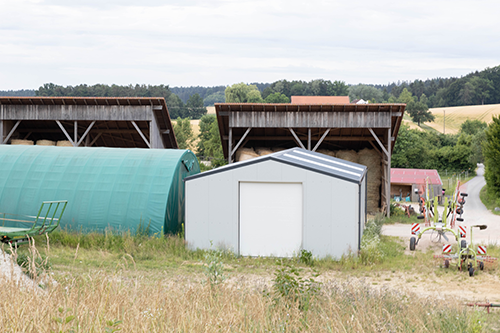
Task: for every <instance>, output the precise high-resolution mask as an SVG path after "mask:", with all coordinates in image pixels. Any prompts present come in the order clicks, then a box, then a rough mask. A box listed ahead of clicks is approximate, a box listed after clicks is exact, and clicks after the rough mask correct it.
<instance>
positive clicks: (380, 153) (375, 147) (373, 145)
mask: <svg viewBox="0 0 500 333" xmlns="http://www.w3.org/2000/svg"><path fill="white" fill-rule="evenodd" d="M370 144H371V145H372V147H373V149H375V151H376V152H377V153H379V155H380V156H382V157H384V155H383V154H382V152H381V151H380V150H378V148H377V146H375V144H374V143H373V141H370Z"/></svg>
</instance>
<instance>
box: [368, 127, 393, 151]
mask: <svg viewBox="0 0 500 333" xmlns="http://www.w3.org/2000/svg"><path fill="white" fill-rule="evenodd" d="M368 130H369V131H370V133H371V134H372V136H373V137H374V138H375V141H377V143H378V145H379V146H380V148H382V151H383V152H384V153H385V155H386V156H387V157H388V156H389V152H388V151H387V149H385V147H384V144H383V143H382V142H381V141H380V139H379V138H378V136H377V135H376V134H375V132H374V131H373V130H372V129H371V128H369V129H368Z"/></svg>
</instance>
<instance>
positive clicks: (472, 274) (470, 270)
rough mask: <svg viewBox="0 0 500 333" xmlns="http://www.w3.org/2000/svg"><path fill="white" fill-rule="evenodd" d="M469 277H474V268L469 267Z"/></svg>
mask: <svg viewBox="0 0 500 333" xmlns="http://www.w3.org/2000/svg"><path fill="white" fill-rule="evenodd" d="M469 276H470V277H472V276H474V267H472V266H471V267H469Z"/></svg>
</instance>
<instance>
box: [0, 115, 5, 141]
mask: <svg viewBox="0 0 500 333" xmlns="http://www.w3.org/2000/svg"><path fill="white" fill-rule="evenodd" d="M2 114H3V110H2ZM3 126H4V125H3V119H2V118H0V145H1V144H3Z"/></svg>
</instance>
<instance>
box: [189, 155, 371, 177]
mask: <svg viewBox="0 0 500 333" xmlns="http://www.w3.org/2000/svg"><path fill="white" fill-rule="evenodd" d="M268 160H273V161H278V162H281V163H285V164H289V165H293V166H296V167H299V168H303V169H307V170H311V171H314V172H319V173H322V174H326V175H329V176H332V177H336V178H341V179H344V180H347V181H350V182H354V183H358V184H359V183H361V182H362V180H363V178H364V177H365V174H366V171H367V168H366V166H364V165H361V164H357V163H352V162H348V161H345V160H342V159H339V158H335V157H331V156H328V155H324V154H320V153H316V152H312V151H309V150H306V149H302V148H292V149H288V150H283V151H280V152H276V153H273V154H269V155H265V156H261V157H256V158H253V159H251V160H246V161H242V162H236V163H233V164H228V165H225V166H223V167H220V168H217V169H213V170H210V171H206V172H203V173H200V174H197V175H194V176H190V177H187V178H186V179H185V180H186V181H187V180H191V179H195V178H200V177H206V176H210V175H213V174H215V173H219V172H225V171H229V170H231V169H235V168H241V167H245V166H248V165H251V164H255V163H261V162H264V161H268Z"/></svg>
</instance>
